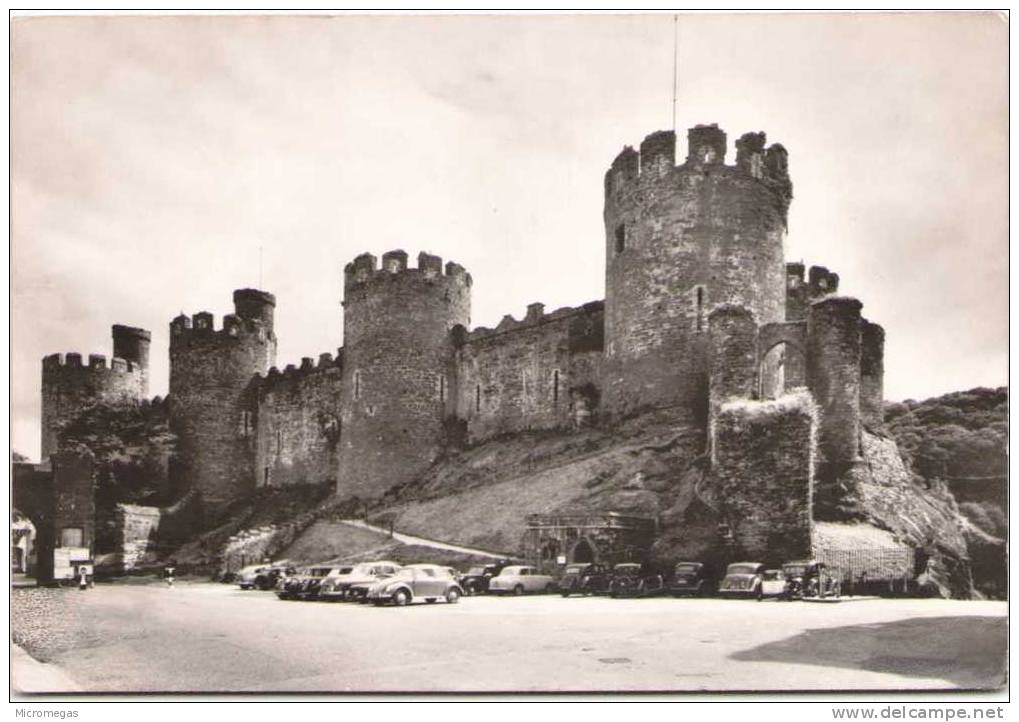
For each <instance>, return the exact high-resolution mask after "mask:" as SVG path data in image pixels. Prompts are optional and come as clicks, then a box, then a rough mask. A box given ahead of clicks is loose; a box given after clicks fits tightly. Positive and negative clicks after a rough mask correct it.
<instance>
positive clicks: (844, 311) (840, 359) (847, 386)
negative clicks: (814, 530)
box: [807, 296, 863, 504]
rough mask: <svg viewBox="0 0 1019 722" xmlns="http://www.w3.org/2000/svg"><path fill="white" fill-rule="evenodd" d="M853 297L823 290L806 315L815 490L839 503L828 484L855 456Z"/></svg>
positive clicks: (856, 327)
mask: <svg viewBox="0 0 1019 722" xmlns="http://www.w3.org/2000/svg"><path fill="white" fill-rule="evenodd" d="M861 308H863V304H861V303H860V302H859V301H858V300H857V299H855V298H848V297H844V296H827V297H824V298H822V299H820V300H818V301H815V302H814V303H813V304H812V305H811V306H810V315H809V316H808V318H807V386H808V388H809V389H810V392H811V393H812V394H813V396H814V400H815V401H816V402H817V405H818V407H820V411H821V424H820V433H819V434H818V450H819V452H820V459H819V463H820V466H819V468H818V485H819V486H818V494H819V496H820V498H821V499H822V500H823V501H824V502H825V503H826V504H838V503H839V502H840V501H841V500H840V499H839V498H838V495H839V492H837V491H836V490H834V489H832V488H831V485H832V484H833V483H835V482H836V481H838V480H839V479H840V477H842V476H844V475H845V473H846V471H847V470H849V469H850V468H851V467H852V466H853V464H854V463H855V462H857V461H858V460H859V458H860V328H861V323H860V309H861Z"/></svg>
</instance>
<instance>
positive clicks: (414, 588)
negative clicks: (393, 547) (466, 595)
mask: <svg viewBox="0 0 1019 722" xmlns="http://www.w3.org/2000/svg"><path fill="white" fill-rule="evenodd" d="M462 596H463V589H461V588H460V585H459V584H457V583H456V580H455V579H453V577H452V576H450V574H449V573H448V572H447V571H446V570H445V568H443V567H439V566H437V565H435V564H412V565H411V566H409V567H404V568H403V569H401V570H400V571H398V572H397V573H396V574H394V575H393V576H391V577H388V578H387V579H383V580H381V581H379V582H376V583H375V584H373V585H372V586H371V588H370V589H369V590H368V600H369V601H370V602H372V603H373V604H375V605H377V606H382V605H383V604H389V603H392V604H394V605H396V606H397V607H403V606H406V605H408V604H411V603H413V602H415V601H418V600H421V599H423V600H425V601H426V602H428V603H429V604H431V603H434V602H437V601H439V600H440V599H445V600H446V602H447V603H448V604H456V603H457V602H459V601H460V597H462Z"/></svg>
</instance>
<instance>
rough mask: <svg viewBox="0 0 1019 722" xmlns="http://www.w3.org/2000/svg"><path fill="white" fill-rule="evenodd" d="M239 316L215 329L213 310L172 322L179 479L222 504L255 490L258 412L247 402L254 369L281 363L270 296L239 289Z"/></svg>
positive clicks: (172, 418) (172, 397) (172, 383)
mask: <svg viewBox="0 0 1019 722" xmlns="http://www.w3.org/2000/svg"><path fill="white" fill-rule="evenodd" d="M233 300H234V313H233V314H230V315H227V316H224V317H223V326H222V328H220V329H216V328H215V324H214V319H213V315H212V314H211V313H209V312H207V311H203V312H201V313H196V314H195V315H194V317H193V318H188V317H187V316H184V315H181V316H178V317H177V318H175V319H173V321H172V322H171V323H170V395H169V397H168V398H169V403H170V428H171V429H172V430H173V431H174V432H175V433H176V434H177V438H178V445H179V446H178V459H179V463H180V467H179V476H180V481H181V484H182V486H184V487H185V488H192V487H197V488H198V489H200V490H201V492H202V498H203V501H204V502H205V503H206V504H207V505H209V506H211V507H212V508H213V509H215V508H216V507H218V506H221V505H223V504H226V503H228V502H230V501H232V500H234V499H236V498H237V497H239V496H242V495H244V494H246V493H248V492H250V491H252V490H254V488H255V486H256V484H257V479H256V478H255V466H254V458H255V456H254V441H253V435H254V430H255V417H254V412H253V410H252V409H251V405H250V402H249V400H248V396H247V395H248V393H249V386H250V383H251V378H252V376H253V375H254V374H259V373H265V372H266V371H268V370H269V368H270V367H271V366H273V364H275V362H276V334H275V331H274V330H273V313H274V311H275V306H276V299H275V297H274V296H273V295H272V294H271V293H266V292H264V291H258V290H254V289H250V288H246V289H241V290H237V291H234V295H233Z"/></svg>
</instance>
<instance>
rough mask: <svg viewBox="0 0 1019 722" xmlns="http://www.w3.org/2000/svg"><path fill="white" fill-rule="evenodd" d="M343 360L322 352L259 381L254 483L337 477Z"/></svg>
mask: <svg viewBox="0 0 1019 722" xmlns="http://www.w3.org/2000/svg"><path fill="white" fill-rule="evenodd" d="M342 374H343V365H342V362H341V361H340V360H339V359H334V358H333V356H332V355H331V354H328V353H326V354H322V355H321V356H320V357H319V361H318V365H317V366H315V365H314V363H313V362H312V360H311V359H310V358H305V359H303V360H302V362H301V366H300V368H295V367H294V366H292V365H291V366H287V368H286V369H284V370H283V372H282V373H280V372H279V371H277V370H276V369H275V368H273V369H270V370H269V374H268V375H267V376H266V377H265V378H260V379H259V380H258V383H257V391H256V396H257V412H256V417H257V419H256V424H255V430H254V433H255V435H256V442H255V479H256V482H255V485H256V486H259V487H261V486H288V485H291V484H319V483H322V482H326V481H332V482H333V483H335V482H336V478H337V472H338V464H339V456H338V448H339V447H338V444H339V439H340V433H341V428H340V416H341V409H340V396H341V391H342V386H341V382H342Z"/></svg>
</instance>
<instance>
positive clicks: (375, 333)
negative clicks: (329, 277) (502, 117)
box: [42, 125, 884, 554]
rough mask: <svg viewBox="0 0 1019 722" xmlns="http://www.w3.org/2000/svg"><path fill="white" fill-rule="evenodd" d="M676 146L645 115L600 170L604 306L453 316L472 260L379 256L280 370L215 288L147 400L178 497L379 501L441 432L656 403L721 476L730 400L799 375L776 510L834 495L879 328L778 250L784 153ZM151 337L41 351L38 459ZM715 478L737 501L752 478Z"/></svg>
mask: <svg viewBox="0 0 1019 722" xmlns="http://www.w3.org/2000/svg"><path fill="white" fill-rule="evenodd" d="M687 139H688V146H687V154H686V158H685V159H684V160H683V161H682V162H681V163H679V164H677V162H676V138H675V133H673V132H671V131H660V132H656V133H653V134H651V135H649V136H647V137H646V138H645V139H644V141H643V142H642V143H641V145H640V149H639V151H637V150H634V149H633V148H631V147H626V148H624V149H623V151H622V152H620V153H619V154H618V156H617V157H616V158H615V160H614V161H613V162H612V164H611V166H610V167H609V169H608V171H607V173H606V174H605V180H604V191H605V203H604V223H605V258H606V265H605V269H606V297H605V299H604V301H593V302H591V303H587V304H585V305H583V306H580V307H578V308H563V309H559V310H557V311H554V312H551V313H546V312H545V309H544V307H543V306H542V304H540V303H534V304H531V305H529V306H528V307H527V310H526V313H525V314H524V316H523V318H521V319H520V320H517V319H515V318H514V317H513V316H511V315H507V316H505V317H504V318H503V319H502V321H501V322H500V323H499V324H498V325H497V326H496V327H495V328H474V329H472V328H471V317H470V316H471V292H472V279H471V276H470V274H469V273H468V272H467V271H466V270H465V269H464V268H462V267H461V266H459V265H457V264H456V263H453V262H448V263H446V264H445V265H443V263H442V259H440V258H438V257H436V256H433V255H429V254H427V253H421V254H419V255H418V258H417V264H416V267H410V266H409V264H408V256H407V254H406V253H405V252H404V251H402V250H395V251H390V252H388V253H385V254H383V255H382V258H381V263H379V259H377V258H376V257H375V256H372V255H371V254H362V255H360V256H358V257H357V258H355V259H353V261H352V262H351V263H349V264H347V266H346V268H345V271H344V281H345V283H344V301H343V313H344V324H343V328H344V334H343V345H342V347H341V348H339V350H338V351H337V352H336V354H335V355H333V354H331V353H323V354H321V355H320V356H319V358H318V359H317V360H316V359H312V358H304V359H302V360H301V362H300V364H291V365H287V366H286V367H285V368H283V369H282V370H280V369H279V368H278V367H277V365H276V363H277V362H276V344H277V336H276V329H275V326H274V323H273V315H274V310H275V305H276V299H275V297H274V296H273V295H272V294H270V293H267V292H265V291H261V290H253V289H242V290H238V291H235V292H234V295H233V302H234V313H233V314H230V315H227V316H225V317H224V318H223V319H222V323H221V325H219V326H218V327H217V324H216V323H215V319H214V318H213V315H212V314H211V313H208V312H201V313H196V314H194V315H193V316H192V317H188V316H184V315H181V316H178V317H177V318H174V319H173V320H172V321H171V322H170V382H169V396H168V398H167V399H166V400H160V401H159V402H160V403H161V404H163V405H164V406H165V408H166V409H167V413H168V418H169V425H170V428H171V429H172V430H173V432H174V433H175V434H176V436H177V440H178V442H177V443H178V447H177V459H176V464H175V467H174V468H175V472H174V474H175V476H176V478H177V480H178V484H179V487H178V492H179V493H183V492H184V491H185V490H191V491H196V492H197V493H199V494H200V495H201V498H202V500H203V503H204V505H205V508H206V509H209V510H212V511H213V512H214V511H215V510H216V509H218V508H222V507H224V506H225V505H227V504H229V503H230V502H231V501H232V500H234V499H237V498H238V497H241V496H243V495H245V494H248V493H250V492H252V491H254V490H255V489H258V488H259V487H265V486H281V485H293V484H303V483H322V482H327V481H331V482H334V483H335V487H336V494H337V495H339V496H351V495H356V496H359V497H361V498H371V497H377V496H379V495H381V494H382V493H383V492H385V491H386V490H388V489H392V488H394V487H397V486H400V485H402V484H406V483H408V482H411V481H413V480H414V479H415V478H417V477H418V476H420V475H421V474H422V473H423V472H424V471H425V470H427V469H428V468H429V467H430V466H431V465H432V464H433V463H434V462H435V461H436V459H438V458H439V457H440V455H442V454H443V453H444V451H445V450H447V449H449V448H451V447H458V446H462V445H465V444H468V445H476V444H481V443H483V442H486V441H488V440H491V439H494V438H496V437H499V436H501V435H505V434H512V433H516V432H521V431H525V430H538V429H542V430H568V429H571V428H576V427H583V426H586V425H591V424H600V425H606V426H611V425H612V424H613V423H614V422H615V421H618V420H621V419H625V418H628V417H633V416H634V415H638V414H641V413H644V412H648V411H661V410H665V411H668V412H669V413H671V414H673V415H674V416H675V418H676V419H677V423H684V424H688V425H691V426H693V427H695V428H697V429H700V430H701V431H702V433H703V447H704V448H705V449H708V450H710V453H711V455H712V458H713V459H714V460H715V461H716V463H717V464H719V469H720V471H719V473H720V474H721V476H722V477H724V476H725V471H724V470H725V468H727V467H726V466H725V465H726V464H729V463H732V464H736V466H735V467H733V468H738V465H739V464H738V462H739V456H740V454H741V453H749V451H745V452H741V450H740V448H739V444H735V445H734V444H733V443H732V438H733V437H732V434H733V433H737V432H738V430H739V428H738V427H739V426H740V423H741V422H740V419H739V418H736V419H735V420H734V418H733V414H736V415H737V416H738V415H739V413H740V412H739V408H738V405H735V406H734V404H733V402H734V401H735V402H738V401H740V400H755V401H763V400H767V399H772V398H776V397H780V396H782V395H783V394H784V393H785V392H786V391H788V390H792V389H798V388H805V389H806V390H808V391H809V395H810V397H812V399H813V403H814V404H816V410H815V411H810V412H809V413H807V414H806V415H805V416H804V418H805V419H806V420H805V421H804V425H803V426H802V428H800V430H799V431H797V432H796V434H793V436H791V437H790V439H792V441H791V442H789V443H790V444H791V446H790V448H792V449H793V450H794V451H795V453H797V454H800V456H802V460H801V461H800V462H798V466H797V468H796V472H795V474H792V476H795V477H796V482H795V483H796V484H797V486H796V489H797V491H796V492H795V495H796V497H797V498H798V499H799V500H800V502H799V503H797V504H792V503H791V502H790V504H786V505H785V506H783V507H782V508H781V509H779V508H778V507H776V510H775V512H774V513H775V515H777V516H775V517H773V519H772V521H774V520H775V519H778V518H779V517H781V516H782V515H787V516H789V517H790V519H792V520H793V521H792V522H791V523H792V524H793V526H797V525H798V526H797V528H801V527H803V526H804V524H806V525H807V526H809V524H810V520H811V518H812V514H813V510H812V505H813V504H815V502H816V500H824V499H828V500H830V501H832V503H837V502H838V499H837V498H836V497H838V495H839V494H840V493H841V492H840V491H839V489H840V488H842V486H840V485H844V483H845V479H846V475H847V474H851V473H852V470H853V468H854V465H858V464H859V462H860V457H861V449H860V436H861V430H862V429H863V427H864V426H869V427H870V428H879V427H880V425H881V423H882V413H883V412H882V403H883V399H882V383H883V381H882V374H883V370H882V368H883V364H882V356H883V343H884V334H883V331H882V329H881V327H880V326H878V325H876V324H874V323H872V322H870V321H868V320H866V319H864V318H863V317H862V316H861V304H860V302H859V301H857V300H855V299H852V298H847V297H843V296H838V295H836V292H837V291H838V281H839V279H838V276H837V275H836V274H834V273H831V272H829V271H828V270H827V269H825V268H821V267H812V268H810V269H809V272H808V271H807V270H806V269H805V267H804V266H803V264H802V263H787V262H786V260H785V256H784V252H783V241H784V238H785V235H786V220H787V211H788V207H789V203H790V201H791V199H792V184H791V182H790V179H789V174H788V164H787V154H786V151H785V149H784V148H783V147H782V146H781V145H778V144H773V145H770V146H767V145H766V141H765V136H764V134H763V133H747V134H745V135H743V136H741V137H740V138H739V139H738V140H737V141H736V143H735V147H736V158H735V163H734V164H732V165H727V164H726V163H725V160H726V154H727V146H728V143H727V139H726V134H725V133H724V132H723V131H722V130H721V129H719V128H718V127H717V126H716V125H698V126H696V127H695V128H692V129H691V130H689V132H688V136H687ZM149 341H150V335H149V333H148V332H147V331H145V330H142V329H137V328H130V327H126V326H114V327H113V356H114V358H113V359H112V360H111V361H110V363H109V364H107V362H106V359H105V358H103V357H102V356H98V355H92V356H90V357H89V361H88V364H87V365H84V364H83V363H82V359H81V357H80V356H79V355H77V354H71V353H69V354H66V356H64V357H61V356H60V355H59V354H57V355H53V356H47V357H46V358H44V359H43V363H42V374H43V375H42V419H43V421H42V449H43V451H42V453H43V456H44V457H46V456H49V455H50V454H53V453H55V452H56V451H57V450H58V447H59V434H60V431H61V429H62V428H63V427H64V426H65V425H66V424H67V423H69V422H70V421H71V420H72V419H73V418H74V417H75V416H76V415H77V414H79V413H81V411H82V410H83V409H85V408H87V407H89V406H91V405H93V404H96V403H106V402H116V403H125V402H127V403H131V402H136V403H142V402H144V401H145V400H146V399H147V395H148V353H149ZM727 414H728V416H727ZM808 417H809V418H808ZM744 421H745V420H744ZM798 428H799V427H798ZM718 434H729V436H726V437H725V438H721V437H719V436H718ZM815 440H816V444H815ZM785 441H788V440H785ZM785 441H783V439H774V440H772V442H769V443H773V444H776V445H781V444H782V443H785ZM815 446H816V453H815ZM758 472H760V470H758V471H757V472H755V473H758ZM772 472H773V473H774V474H775V475H776V478H780V481H781V480H785V481H783V483H785V482H787V481H788V479H790V478H792V476H790V474H788V473H786V472H785V471H775V470H774V469H772ZM772 472H768V473H772ZM760 473H764V472H760ZM735 476H738V474H736V475H735ZM730 481H731V483H732V484H733V486H732V487H731V488H732V489H734V490H735V491H734V492H733V494H735V495H737V496H738V495H741V494H743V493H744V492H743V491H741V490H743V489H746V490H748V491H747V492H746V493H747V494H749V495H751V496H752V495H753V493H754V492H753V488H754V484H755V483H757V484H764V481H761V480H759V479H749V478H746V479H740V478H735V477H734V478H733V479H731V480H730ZM737 501H738V500H736V499H735V498H734V499H733V500H732V502H733V503H734V504H735V503H736V502H737ZM780 506H781V505H780ZM737 507H738V505H737V506H736V507H733V508H734V509H735V508H737ZM787 507H788V508H787ZM796 520H799V521H796ZM776 528H783V527H782V524H781V523H778V524H777V526H776ZM746 534H747V535H748V536H747V538H750V537H752V536H753V532H751V531H749V530H748V531H747V532H746ZM773 537H774V535H773V534H772V538H773ZM761 543H762V544H763V543H765V542H761ZM768 543H772V542H768ZM800 546H802V545H800ZM793 551H794V550H790V552H789V553H790V554H791V553H793ZM804 551H809V549H807V550H804Z"/></svg>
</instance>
